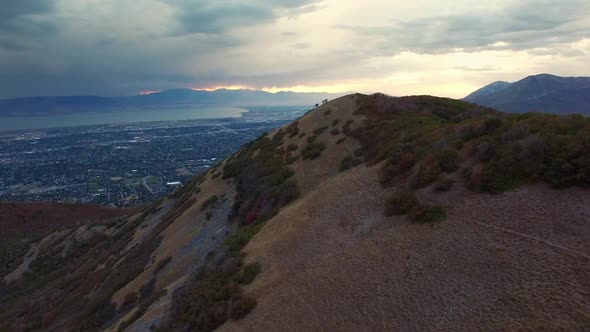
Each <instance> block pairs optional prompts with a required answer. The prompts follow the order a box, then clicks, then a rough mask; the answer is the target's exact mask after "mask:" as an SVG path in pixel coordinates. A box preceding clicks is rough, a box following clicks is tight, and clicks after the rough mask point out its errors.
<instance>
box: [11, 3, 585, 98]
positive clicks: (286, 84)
mask: <svg viewBox="0 0 590 332" xmlns="http://www.w3.org/2000/svg"><path fill="white" fill-rule="evenodd" d="M535 73H552V74H557V75H562V76H590V1H588V0H560V1H550V0H503V1H477V2H476V1H472V0H452V1H450V0H449V1H440V0H414V1H397V0H363V1H352V0H351V1H349V0H324V1H315V0H275V1H273V0H214V1H213V0H211V1H202V0H2V1H1V4H0V98H8V97H17V96H31V95H80V94H84V95H86V94H93V95H130V94H135V93H138V92H139V91H152V90H163V89H169V88H177V87H191V88H207V89H211V88H216V87H248V88H259V89H265V90H269V91H277V90H295V91H328V92H348V91H358V92H377V91H381V92H386V93H389V94H393V95H408V94H433V95H441V96H450V97H462V96H464V95H466V94H468V93H469V92H471V91H472V90H474V89H476V88H478V87H481V86H482V85H485V84H488V83H490V82H492V81H496V80H507V81H514V80H518V79H520V78H522V77H524V76H527V75H530V74H535Z"/></svg>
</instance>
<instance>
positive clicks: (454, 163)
mask: <svg viewBox="0 0 590 332" xmlns="http://www.w3.org/2000/svg"><path fill="white" fill-rule="evenodd" d="M437 159H438V165H439V167H440V169H441V170H442V171H443V172H447V173H451V172H454V171H456V170H457V169H459V154H458V153H457V151H455V150H450V149H446V150H444V151H443V152H441V153H440V154H439V155H438V156H437Z"/></svg>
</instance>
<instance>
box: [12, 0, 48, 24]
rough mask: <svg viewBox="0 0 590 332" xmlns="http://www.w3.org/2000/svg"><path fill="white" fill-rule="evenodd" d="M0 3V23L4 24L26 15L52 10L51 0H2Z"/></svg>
mask: <svg viewBox="0 0 590 332" xmlns="http://www.w3.org/2000/svg"><path fill="white" fill-rule="evenodd" d="M2 2H3V3H2V5H0V23H1V24H6V23H8V22H11V21H13V20H14V19H16V18H21V17H23V16H27V15H35V14H47V13H50V12H51V11H53V8H54V4H53V1H52V0H4V1H2Z"/></svg>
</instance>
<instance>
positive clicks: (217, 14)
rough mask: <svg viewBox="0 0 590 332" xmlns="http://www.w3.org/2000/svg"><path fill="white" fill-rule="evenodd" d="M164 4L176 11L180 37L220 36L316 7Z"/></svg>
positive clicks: (303, 3)
mask: <svg viewBox="0 0 590 332" xmlns="http://www.w3.org/2000/svg"><path fill="white" fill-rule="evenodd" d="M165 2H166V3H168V4H170V5H173V6H175V7H176V8H177V20H178V24H179V27H178V30H177V31H174V33H177V34H192V33H204V34H219V33H223V32H225V31H227V30H231V29H234V28H238V27H242V26H252V25H256V24H261V23H266V22H270V21H272V20H273V19H275V18H277V17H278V16H280V15H293V14H297V13H298V12H299V11H301V10H303V9H307V10H311V7H313V6H308V5H309V4H310V3H312V2H313V0H292V1H284V0H280V1H242V2H235V1H232V2H226V1H212V2H210V1H190V0H167V1H165ZM314 8H315V7H314ZM283 11H284V12H283Z"/></svg>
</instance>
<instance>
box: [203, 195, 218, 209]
mask: <svg viewBox="0 0 590 332" xmlns="http://www.w3.org/2000/svg"><path fill="white" fill-rule="evenodd" d="M218 200H219V198H218V197H217V195H213V196H211V197H209V198H207V200H205V201H204V202H203V204H202V205H201V211H205V210H207V208H209V207H210V206H212V205H213V204H215V203H217V201H218Z"/></svg>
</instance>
